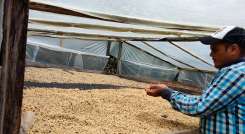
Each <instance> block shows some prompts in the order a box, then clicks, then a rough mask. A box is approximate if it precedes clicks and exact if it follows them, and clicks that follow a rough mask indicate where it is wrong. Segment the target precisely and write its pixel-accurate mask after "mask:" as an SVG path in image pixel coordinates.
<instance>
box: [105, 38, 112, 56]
mask: <svg viewBox="0 0 245 134" xmlns="http://www.w3.org/2000/svg"><path fill="white" fill-rule="evenodd" d="M110 49H111V41H108V42H107V49H106V56H110Z"/></svg>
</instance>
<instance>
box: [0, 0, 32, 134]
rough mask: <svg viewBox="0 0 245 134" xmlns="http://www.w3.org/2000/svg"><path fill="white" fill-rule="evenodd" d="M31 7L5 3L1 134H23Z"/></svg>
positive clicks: (11, 0)
mask: <svg viewBox="0 0 245 134" xmlns="http://www.w3.org/2000/svg"><path fill="white" fill-rule="evenodd" d="M28 5H29V1H28V0H5V1H4V16H3V41H2V57H1V62H2V71H1V84H0V110H1V111H0V134H18V133H19V128H20V120H21V105H22V96H23V86H24V68H25V50H26V48H25V44H26V38H27V24H28V10H29V7H28Z"/></svg>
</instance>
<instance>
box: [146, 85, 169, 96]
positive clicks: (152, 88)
mask: <svg viewBox="0 0 245 134" xmlns="http://www.w3.org/2000/svg"><path fill="white" fill-rule="evenodd" d="M167 88H168V87H167V86H166V85H164V84H152V85H149V86H148V87H147V88H145V91H146V94H147V95H149V96H153V97H158V96H160V95H161V92H162V91H163V90H165V89H167Z"/></svg>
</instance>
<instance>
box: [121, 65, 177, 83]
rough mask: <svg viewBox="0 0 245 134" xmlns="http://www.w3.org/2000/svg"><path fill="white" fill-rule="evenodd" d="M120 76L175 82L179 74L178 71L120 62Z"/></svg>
mask: <svg viewBox="0 0 245 134" xmlns="http://www.w3.org/2000/svg"><path fill="white" fill-rule="evenodd" d="M119 74H120V75H121V76H124V77H128V78H133V79H138V80H144V81H174V80H175V79H176V76H177V74H178V69H177V68H166V67H163V66H152V65H146V64H141V63H137V62H130V61H120V64H119Z"/></svg>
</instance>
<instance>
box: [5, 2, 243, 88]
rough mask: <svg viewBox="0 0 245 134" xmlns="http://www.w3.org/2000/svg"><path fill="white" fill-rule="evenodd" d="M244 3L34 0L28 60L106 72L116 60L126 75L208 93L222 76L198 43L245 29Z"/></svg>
mask: <svg viewBox="0 0 245 134" xmlns="http://www.w3.org/2000/svg"><path fill="white" fill-rule="evenodd" d="M221 3H222V4H221ZM244 4H245V1H243V0H230V1H221V0H212V1H206V0H199V1H196V0H175V1H172V0H165V1H161V0H151V1H144V2H142V1H140V0H129V1H119V0H90V1H87V0H73V1H68V0H52V1H49V0H31V1H30V12H29V26H28V41H27V60H28V61H32V62H41V63H45V64H46V63H47V64H58V65H65V66H72V67H77V68H80V69H84V70H96V71H103V70H104V69H105V67H106V66H107V65H108V63H109V61H110V60H111V58H112V57H114V58H116V59H117V60H116V61H117V75H119V76H123V77H127V78H134V79H137V80H146V81H149V80H150V81H151V80H153V81H154V80H156V81H164V80H167V81H178V82H182V83H186V84H192V85H198V86H199V87H202V88H204V87H205V86H207V84H208V82H209V81H210V80H211V78H212V75H213V73H214V72H216V71H217V70H216V69H215V68H214V67H213V63H212V60H211V58H210V56H209V53H210V50H209V46H206V45H202V44H201V43H200V42H199V41H198V39H199V37H202V36H206V35H210V34H212V33H214V32H215V31H217V30H218V29H219V28H222V27H224V26H228V25H236V26H241V27H245V24H244V23H243V22H245V18H244V17H242V15H241V14H242V13H244V12H245V8H244V7H243V5H244ZM234 9H235V10H234ZM0 37H1V36H0Z"/></svg>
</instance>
